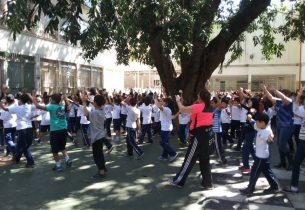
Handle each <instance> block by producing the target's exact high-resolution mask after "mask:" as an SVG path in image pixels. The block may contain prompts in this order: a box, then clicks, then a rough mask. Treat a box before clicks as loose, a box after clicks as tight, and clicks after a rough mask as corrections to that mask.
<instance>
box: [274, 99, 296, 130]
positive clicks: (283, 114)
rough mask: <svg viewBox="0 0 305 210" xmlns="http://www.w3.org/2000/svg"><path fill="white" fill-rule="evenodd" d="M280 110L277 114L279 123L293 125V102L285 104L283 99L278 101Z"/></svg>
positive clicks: (277, 105) (277, 104)
mask: <svg viewBox="0 0 305 210" xmlns="http://www.w3.org/2000/svg"><path fill="white" fill-rule="evenodd" d="M276 107H277V108H278V112H277V115H276V119H277V125H278V126H281V127H288V126H292V125H293V104H292V102H291V103H289V104H288V105H285V104H284V103H283V102H282V101H276Z"/></svg>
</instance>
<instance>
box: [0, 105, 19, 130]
mask: <svg viewBox="0 0 305 210" xmlns="http://www.w3.org/2000/svg"><path fill="white" fill-rule="evenodd" d="M14 106H16V105H15V104H12V105H10V106H9V107H8V108H12V107H14ZM0 119H1V120H3V127H4V128H15V127H16V126H17V115H16V114H10V113H9V112H6V111H1V116H0Z"/></svg>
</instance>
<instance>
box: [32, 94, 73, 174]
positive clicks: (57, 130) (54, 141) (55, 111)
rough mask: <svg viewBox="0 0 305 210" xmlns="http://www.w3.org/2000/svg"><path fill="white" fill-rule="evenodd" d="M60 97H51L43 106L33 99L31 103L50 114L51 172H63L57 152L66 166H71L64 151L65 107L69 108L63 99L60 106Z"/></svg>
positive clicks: (56, 95)
mask: <svg viewBox="0 0 305 210" xmlns="http://www.w3.org/2000/svg"><path fill="white" fill-rule="evenodd" d="M61 101H62V96H61V95H60V94H53V95H51V101H50V104H48V105H46V106H44V105H40V104H38V103H37V101H36V98H35V97H33V103H34V104H35V106H36V107H37V108H38V109H42V110H46V111H48V112H50V124H51V126H50V130H51V134H50V144H51V151H52V153H53V157H54V160H55V166H54V167H53V168H52V169H53V171H63V167H62V165H61V161H60V159H59V156H58V152H62V154H63V156H64V158H65V162H66V166H67V167H71V166H72V160H71V158H69V155H68V153H67V150H66V141H67V135H68V131H67V121H66V114H65V106H66V107H69V102H68V100H67V99H66V98H65V105H64V104H61Z"/></svg>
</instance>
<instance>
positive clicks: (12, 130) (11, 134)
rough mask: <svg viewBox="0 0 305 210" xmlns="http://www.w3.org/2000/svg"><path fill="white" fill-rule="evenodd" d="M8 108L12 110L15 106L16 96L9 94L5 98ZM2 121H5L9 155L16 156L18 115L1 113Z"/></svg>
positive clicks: (4, 132) (5, 136) (5, 135)
mask: <svg viewBox="0 0 305 210" xmlns="http://www.w3.org/2000/svg"><path fill="white" fill-rule="evenodd" d="M5 101H6V105H7V108H8V109H9V108H12V107H14V106H16V105H15V100H14V96H13V95H12V94H9V95H7V96H6V98H5ZM1 120H3V127H4V131H3V134H4V139H5V142H6V145H7V155H9V154H10V153H11V154H12V155H13V157H14V156H15V150H16V145H15V135H16V126H17V122H16V121H17V116H16V114H10V113H9V112H6V111H4V112H1Z"/></svg>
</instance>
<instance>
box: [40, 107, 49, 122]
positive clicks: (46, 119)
mask: <svg viewBox="0 0 305 210" xmlns="http://www.w3.org/2000/svg"><path fill="white" fill-rule="evenodd" d="M40 124H41V125H50V112H48V111H45V110H41V123H40Z"/></svg>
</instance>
